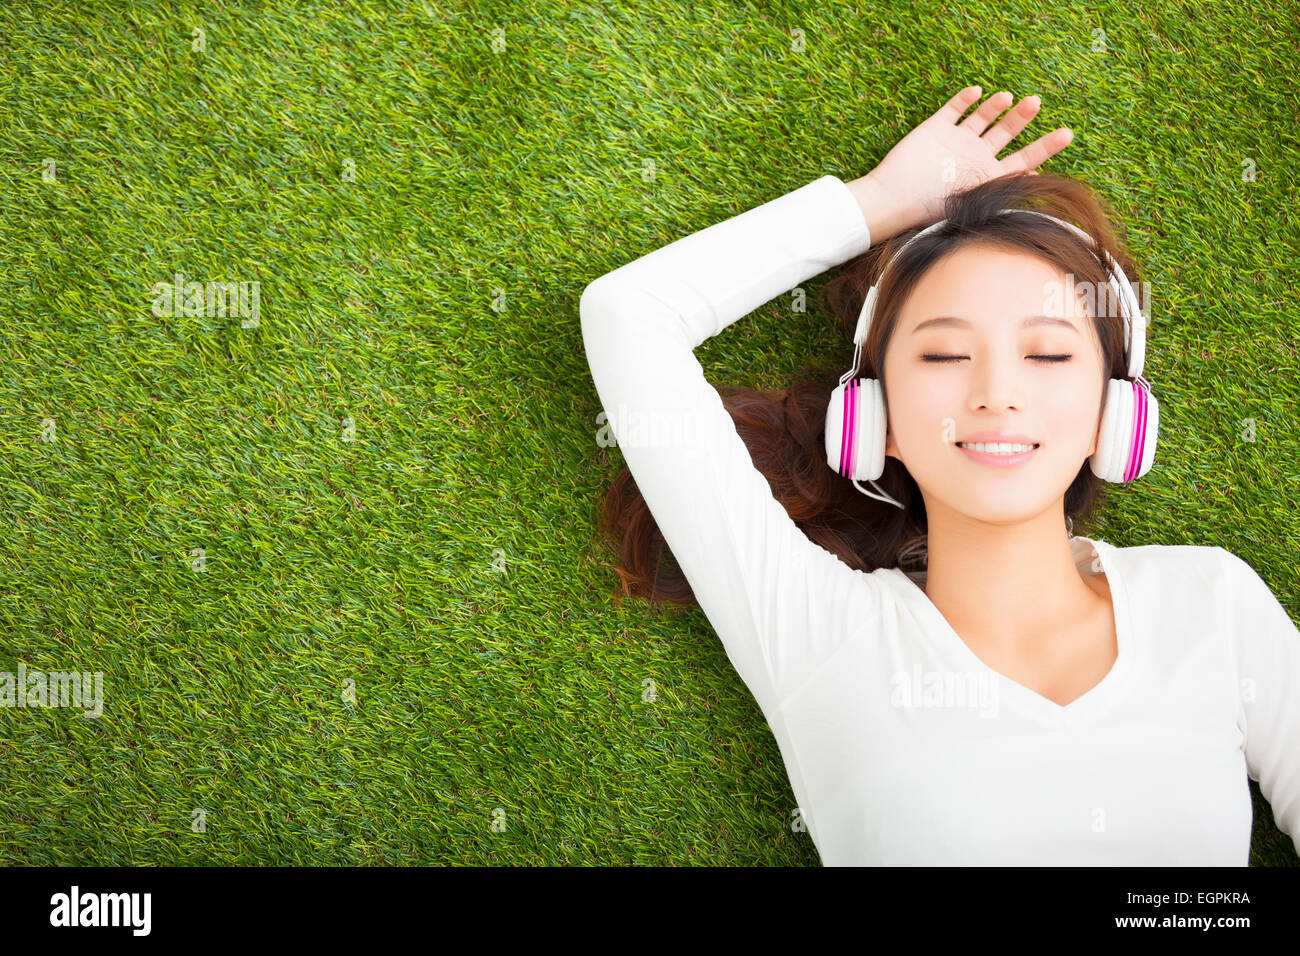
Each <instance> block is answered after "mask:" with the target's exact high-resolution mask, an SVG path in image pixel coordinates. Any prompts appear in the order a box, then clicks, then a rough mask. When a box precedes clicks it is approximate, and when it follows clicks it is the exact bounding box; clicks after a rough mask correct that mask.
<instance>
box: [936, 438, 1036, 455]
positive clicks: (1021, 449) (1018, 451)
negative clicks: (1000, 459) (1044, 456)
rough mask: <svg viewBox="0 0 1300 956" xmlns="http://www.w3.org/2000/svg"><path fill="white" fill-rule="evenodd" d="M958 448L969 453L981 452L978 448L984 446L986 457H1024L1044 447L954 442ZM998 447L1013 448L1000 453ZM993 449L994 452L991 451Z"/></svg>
mask: <svg viewBox="0 0 1300 956" xmlns="http://www.w3.org/2000/svg"><path fill="white" fill-rule="evenodd" d="M953 444H954V445H956V446H957V447H958V448H965V449H966V450H967V451H980V449H978V448H977V447H976V446H977V445H983V446H984V450H983V451H982V452H980V453H981V454H984V455H1023V454H1024V453H1025V452H1026V451H1034V450H1036V449H1038V448H1039V447H1041V446H1042V442H962V441H958V442H953ZM998 445H1009V446H1011V447H1010V448H1008V449H1007V450H1006V451H998V450H996V449H997V446H998ZM990 448H992V449H993V450H990Z"/></svg>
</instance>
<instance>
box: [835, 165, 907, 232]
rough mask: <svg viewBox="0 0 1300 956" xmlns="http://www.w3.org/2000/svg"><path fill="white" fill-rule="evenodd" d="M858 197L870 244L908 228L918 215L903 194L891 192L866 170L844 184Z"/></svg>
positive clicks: (854, 196) (855, 197)
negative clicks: (869, 234)
mask: <svg viewBox="0 0 1300 956" xmlns="http://www.w3.org/2000/svg"><path fill="white" fill-rule="evenodd" d="M847 185H848V187H849V190H850V191H851V192H852V193H853V198H854V199H856V200H857V201H858V208H859V209H860V210H861V211H862V218H863V220H864V221H865V222H866V224H867V231H868V232H870V233H871V244H872V245H873V246H875V245H879V244H880V243H882V242H884V241H885V240H886V239H888V238H890V237H891V236H896V235H898V233H900V232H903V231H904V230H906V229H910V228H911V227H912V226H914V225H916V224H917V223H919V222H920V221H921V217H920V216H918V215H917V213H916V211H915V210H914V209H912V208H911V207H910V206H909V204H908V203H907V201H906V197H899V196H894V195H891V193H890V192H889V190H888V189H886V188H885V187H884V186H883V185H881V183H880V181H879V180H877V179H876V178H875V177H873V176H872V175H871V173H867V174H866V175H865V176H861V177H859V178H858V179H855V180H853V181H852V182H850V183H848V184H847Z"/></svg>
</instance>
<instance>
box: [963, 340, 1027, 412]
mask: <svg viewBox="0 0 1300 956" xmlns="http://www.w3.org/2000/svg"><path fill="white" fill-rule="evenodd" d="M1020 373H1021V366H1020V361H1019V358H1018V357H1017V356H1015V355H1014V354H1012V353H1011V352H1008V351H1006V350H996V351H989V352H985V353H984V355H982V356H981V357H980V358H978V359H975V358H972V359H971V383H970V387H971V395H970V398H971V407H972V409H981V408H982V409H988V410H990V411H994V412H1000V411H1003V410H1005V409H1009V408H1014V409H1020V408H1023V407H1024V406H1023V399H1022V397H1021V394H1020V389H1021V374H1020Z"/></svg>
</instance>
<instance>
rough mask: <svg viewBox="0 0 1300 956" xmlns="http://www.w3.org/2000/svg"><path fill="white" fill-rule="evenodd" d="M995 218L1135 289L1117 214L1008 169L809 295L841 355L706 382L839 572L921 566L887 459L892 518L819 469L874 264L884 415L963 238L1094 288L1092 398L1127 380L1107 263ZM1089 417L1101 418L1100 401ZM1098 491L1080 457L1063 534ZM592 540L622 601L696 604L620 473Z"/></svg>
mask: <svg viewBox="0 0 1300 956" xmlns="http://www.w3.org/2000/svg"><path fill="white" fill-rule="evenodd" d="M1005 209H1034V210H1037V211H1039V212H1044V213H1047V214H1048V215H1051V216H1055V217H1056V218H1058V219H1062V220H1064V221H1066V222H1071V223H1073V224H1075V225H1076V226H1078V227H1079V228H1081V229H1082V230H1083V231H1084V232H1086V233H1087V234H1088V235H1089V236H1091V237H1092V238H1093V239H1094V241H1095V242H1096V243H1097V246H1098V247H1100V248H1102V249H1105V250H1106V251H1107V252H1109V253H1110V255H1111V256H1112V257H1113V258H1114V259H1115V261H1117V262H1118V263H1119V265H1120V267H1121V268H1122V269H1123V270H1124V273H1125V275H1126V276H1127V277H1128V279H1129V281H1130V282H1131V283H1133V284H1134V285H1135V286H1136V285H1137V284H1138V283H1139V282H1140V281H1141V280H1140V277H1139V276H1138V275H1137V274H1136V272H1135V269H1134V265H1133V263H1132V261H1131V260H1130V259H1129V257H1128V254H1127V252H1126V250H1125V248H1124V246H1123V237H1122V236H1121V237H1120V238H1119V239H1117V237H1116V236H1115V234H1114V232H1113V230H1112V227H1111V221H1112V218H1114V219H1115V221H1116V222H1118V218H1117V217H1113V216H1112V210H1111V207H1110V205H1109V204H1108V203H1106V202H1105V201H1104V200H1103V199H1101V198H1099V197H1098V196H1096V195H1095V194H1094V193H1093V192H1092V190H1091V189H1090V188H1089V187H1088V186H1087V185H1086V184H1085V183H1083V182H1080V181H1078V180H1075V179H1071V178H1069V177H1066V176H1061V175H1057V174H1052V173H1042V174H1039V175H1029V174H1026V173H1009V174H1007V175H1005V176H1001V177H999V178H997V179H991V180H987V181H986V182H983V183H981V184H979V185H977V186H975V187H973V188H971V189H968V190H965V191H962V192H958V193H953V194H951V195H950V196H948V197H947V199H946V200H945V202H944V206H943V211H942V213H941V215H940V216H939V217H938V218H940V219H947V220H949V221H948V222H947V223H946V224H945V225H943V226H941V227H940V228H939V229H936V230H935V231H934V232H932V233H930V234H929V235H926V236H923V237H921V238H919V239H918V240H917V241H916V242H914V243H913V244H912V245H911V246H910V247H908V248H907V250H906V251H905V252H904V253H903V254H902V255H901V256H900V257H898V258H895V255H896V253H897V252H898V250H899V249H901V248H902V246H903V244H904V243H906V242H907V240H909V239H911V238H912V237H913V236H915V235H916V234H917V233H918V232H920V231H921V229H922V228H924V225H923V226H917V227H914V228H912V229H909V230H907V231H905V232H903V233H901V234H899V235H897V236H894V237H892V238H890V239H889V240H888V241H885V242H882V243H880V244H874V243H873V245H872V246H871V248H870V249H868V250H867V251H866V252H864V253H863V254H862V255H860V256H857V257H856V258H854V259H851V260H849V261H848V262H846V263H844V264H843V265H841V266H840V267H839V269H838V271H837V272H836V273H835V274H834V275H833V277H832V278H831V279H830V280H829V281H828V282H827V283H826V285H825V287H824V288H823V290H822V296H823V300H824V301H826V302H828V303H829V304H830V307H831V309H832V310H833V312H834V313H835V315H836V316H837V318H838V320H839V324H840V326H841V328H842V329H843V330H844V333H845V335H846V337H847V338H848V340H849V343H850V344H849V345H848V346H846V347H845V348H844V349H843V351H842V353H840V352H837V353H836V355H834V356H833V357H831V360H830V361H829V362H821V363H818V364H816V365H805V366H804V367H803V368H802V369H801V370H800V372H799V373H798V375H797V376H796V381H795V382H794V383H793V384H792V385H791V386H790V387H789V388H786V389H781V390H780V391H758V390H754V389H748V388H741V387H739V386H734V385H721V386H718V393H719V394H720V395H721V396H722V400H723V405H724V407H725V408H726V409H727V412H728V413H729V414H730V415H731V417H732V420H733V421H734V422H735V425H736V431H737V433H738V434H739V435H740V437H741V439H742V440H743V441H744V442H745V445H746V446H747V447H748V449H749V453H750V456H751V458H752V459H753V462H754V467H755V468H757V469H758V470H759V471H760V472H762V474H763V475H764V476H765V477H766V478H767V480H768V483H769V484H770V485H771V488H772V494H773V496H774V497H775V498H776V500H777V501H779V502H780V503H781V505H782V506H783V507H784V508H785V510H786V512H787V513H788V514H789V515H790V518H791V519H792V520H793V521H794V522H795V524H796V525H797V526H798V527H799V529H800V530H801V531H803V533H804V534H805V535H807V537H808V538H809V539H810V540H811V541H813V542H815V543H816V544H818V545H820V546H821V547H822V548H824V549H826V550H827V551H829V552H831V553H832V554H834V555H835V556H836V557H838V558H839V559H840V560H841V561H843V562H844V563H845V564H847V565H848V566H849V567H851V568H854V569H857V570H860V571H867V572H869V571H874V570H875V569H877V568H881V567H886V568H889V567H902V566H904V564H905V563H906V562H909V561H911V560H914V559H915V560H920V561H921V562H924V560H925V557H924V546H925V541H926V529H927V525H926V516H925V503H924V500H923V497H922V495H921V490H920V488H919V486H918V485H917V484H916V481H915V480H914V479H913V478H912V476H911V474H909V472H908V470H907V468H906V466H904V465H903V463H902V462H901V461H899V460H898V459H897V458H893V457H886V459H885V470H884V473H883V474H882V475H881V476H880V478H878V479H877V481H876V484H877V485H879V486H880V487H881V488H882V489H883V490H884V491H885V493H886V494H888V495H889V496H890V497H892V498H894V499H896V500H898V501H899V502H901V503H902V504H903V505H904V506H905V509H903V510H900V509H899V508H896V507H895V506H893V505H891V504H888V503H887V502H883V501H877V500H876V499H874V498H870V497H868V496H866V495H864V494H862V493H861V492H860V491H858V490H857V489H856V488H855V487H854V486H853V484H852V482H850V480H849V479H848V478H844V477H841V476H840V475H838V474H836V472H835V471H834V470H833V469H831V468H830V467H829V466H828V465H827V463H826V448H825V437H824V429H825V423H826V409H827V404H828V403H829V401H830V396H831V392H832V391H833V390H834V388H835V386H836V385H838V384H839V379H840V376H841V375H842V374H843V373H844V372H846V371H848V370H849V368H850V367H851V366H852V352H853V350H852V347H851V342H852V335H853V331H854V328H855V327H856V325H857V319H858V313H859V311H860V310H861V308H862V303H863V301H864V300H865V298H866V294H867V290H868V289H869V288H870V287H871V284H872V283H873V282H875V281H877V279H879V278H881V276H880V272H881V270H882V269H883V268H884V266H885V265H886V264H889V270H888V274H887V275H885V276H884V281H883V282H881V284H880V287H879V289H877V292H876V295H877V298H876V306H875V313H874V316H873V320H872V324H871V329H870V332H869V334H868V335H867V338H866V341H865V342H864V343H863V349H862V364H861V367H860V369H859V373H858V374H859V375H861V376H870V377H873V378H877V379H880V381H881V390H882V392H883V393H884V396H885V404H886V416H888V390H887V389H886V388H885V382H884V379H883V377H882V375H881V374H880V370H881V368H882V367H883V359H884V355H885V350H886V347H887V346H888V344H889V339H890V336H891V335H892V334H893V331H894V327H895V325H896V324H897V320H898V315H899V313H900V311H901V309H902V306H903V303H904V301H905V300H906V298H907V296H908V295H909V294H910V292H911V291H912V289H914V288H915V287H916V285H917V283H918V282H919V281H920V279H921V277H922V276H923V275H924V274H925V273H926V271H927V270H928V269H930V268H931V267H932V266H934V265H935V264H936V263H937V262H939V260H940V259H942V258H943V257H944V256H946V255H948V254H950V253H952V252H955V251H956V250H957V249H959V248H962V247H963V246H966V245H968V244H971V243H986V244H990V245H993V246H997V247H1000V248H1003V249H1006V250H1008V251H1013V252H1028V253H1031V254H1034V255H1037V256H1039V257H1041V258H1042V259H1044V260H1045V261H1047V262H1049V263H1051V264H1052V265H1054V266H1056V267H1058V268H1059V269H1060V270H1061V271H1063V272H1065V273H1067V274H1069V275H1071V276H1073V279H1074V282H1075V283H1077V284H1084V283H1086V285H1085V286H1084V287H1085V288H1091V289H1094V290H1098V291H1097V294H1096V295H1095V297H1094V299H1093V300H1092V301H1090V302H1089V305H1090V306H1092V307H1093V311H1094V316H1093V319H1094V323H1095V327H1096V330H1097V336H1098V339H1099V340H1100V343H1101V349H1102V356H1103V361H1102V374H1103V380H1102V400H1103V402H1104V400H1105V386H1106V380H1107V379H1110V378H1118V379H1123V378H1125V377H1126V372H1127V363H1126V361H1125V356H1124V354H1123V349H1124V331H1123V318H1122V316H1121V312H1120V305H1119V303H1118V302H1117V301H1116V300H1115V297H1114V296H1113V295H1111V294H1110V291H1109V289H1110V287H1109V282H1108V278H1109V277H1108V272H1107V269H1106V265H1105V263H1104V262H1103V260H1101V259H1100V258H1099V257H1098V254H1097V252H1096V250H1095V249H1093V248H1091V247H1089V244H1088V243H1087V242H1086V241H1085V240H1084V239H1082V238H1081V237H1080V236H1078V235H1077V234H1076V233H1074V232H1072V231H1070V230H1067V229H1065V228H1063V227H1062V226H1060V225H1059V224H1057V223H1055V222H1052V221H1051V220H1049V219H1045V218H1043V217H1042V216H1001V215H999V214H1000V213H1001V212H1002V211H1003V210H1005ZM1097 414H1098V417H1100V415H1101V405H1098V408H1097ZM1103 484H1104V482H1103V481H1102V479H1100V478H1098V477H1097V476H1096V475H1094V474H1093V473H1092V469H1091V468H1090V467H1089V464H1088V462H1086V461H1085V462H1084V464H1083V467H1082V468H1080V470H1079V473H1078V475H1077V476H1075V479H1074V481H1073V482H1072V483H1071V484H1070V487H1069V488H1068V489H1067V490H1066V493H1065V514H1066V516H1067V517H1068V518H1070V519H1071V520H1072V522H1073V525H1074V530H1075V532H1076V533H1086V531H1085V530H1084V529H1082V528H1081V527H1080V523H1081V522H1086V521H1088V520H1089V519H1090V518H1091V516H1092V514H1093V512H1094V511H1095V509H1096V508H1097V505H1098V503H1099V499H1100V496H1101V490H1102V486H1103ZM600 531H601V533H602V534H603V535H604V536H605V537H606V538H607V540H609V541H610V543H611V544H612V545H613V546H614V548H615V549H616V551H617V553H618V554H619V556H620V558H621V561H620V563H619V565H618V566H617V567H616V571H617V573H618V575H619V577H620V579H621V580H622V593H624V594H630V595H635V596H637V597H644V598H646V599H648V600H649V601H651V602H653V603H655V604H695V603H697V602H696V600H695V595H694V592H693V591H692V590H691V586H690V582H689V581H687V580H686V577H685V575H684V574H683V573H682V571H681V568H680V566H678V564H677V562H676V561H675V560H674V559H673V558H672V554H671V552H670V551H669V549H668V547H667V545H666V543H665V541H664V539H663V536H662V534H661V533H660V531H659V528H658V526H657V525H656V523H655V520H654V517H653V516H652V515H651V514H650V511H649V509H648V507H647V506H646V503H645V499H644V498H642V497H641V493H640V492H639V491H637V490H636V483H635V479H634V478H633V477H632V474H631V472H630V470H629V469H628V468H627V466H626V465H624V467H623V468H622V470H621V471H620V472H619V474H618V475H617V476H616V477H615V479H614V481H613V483H612V484H611V486H610V487H609V489H608V491H607V493H606V496H605V502H604V509H603V514H602V516H601V522H600Z"/></svg>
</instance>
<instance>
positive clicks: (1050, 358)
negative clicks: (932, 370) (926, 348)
mask: <svg viewBox="0 0 1300 956" xmlns="http://www.w3.org/2000/svg"><path fill="white" fill-rule="evenodd" d="M921 358H922V359H924V360H925V361H927V362H959V361H961V360H962V359H964V358H970V356H969V355H937V354H935V353H934V352H926V353H925V354H924V355H922V356H921ZM1025 358H1031V359H1034V360H1035V361H1037V362H1068V361H1070V359H1072V358H1074V356H1073V355H1027V356H1025Z"/></svg>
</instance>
